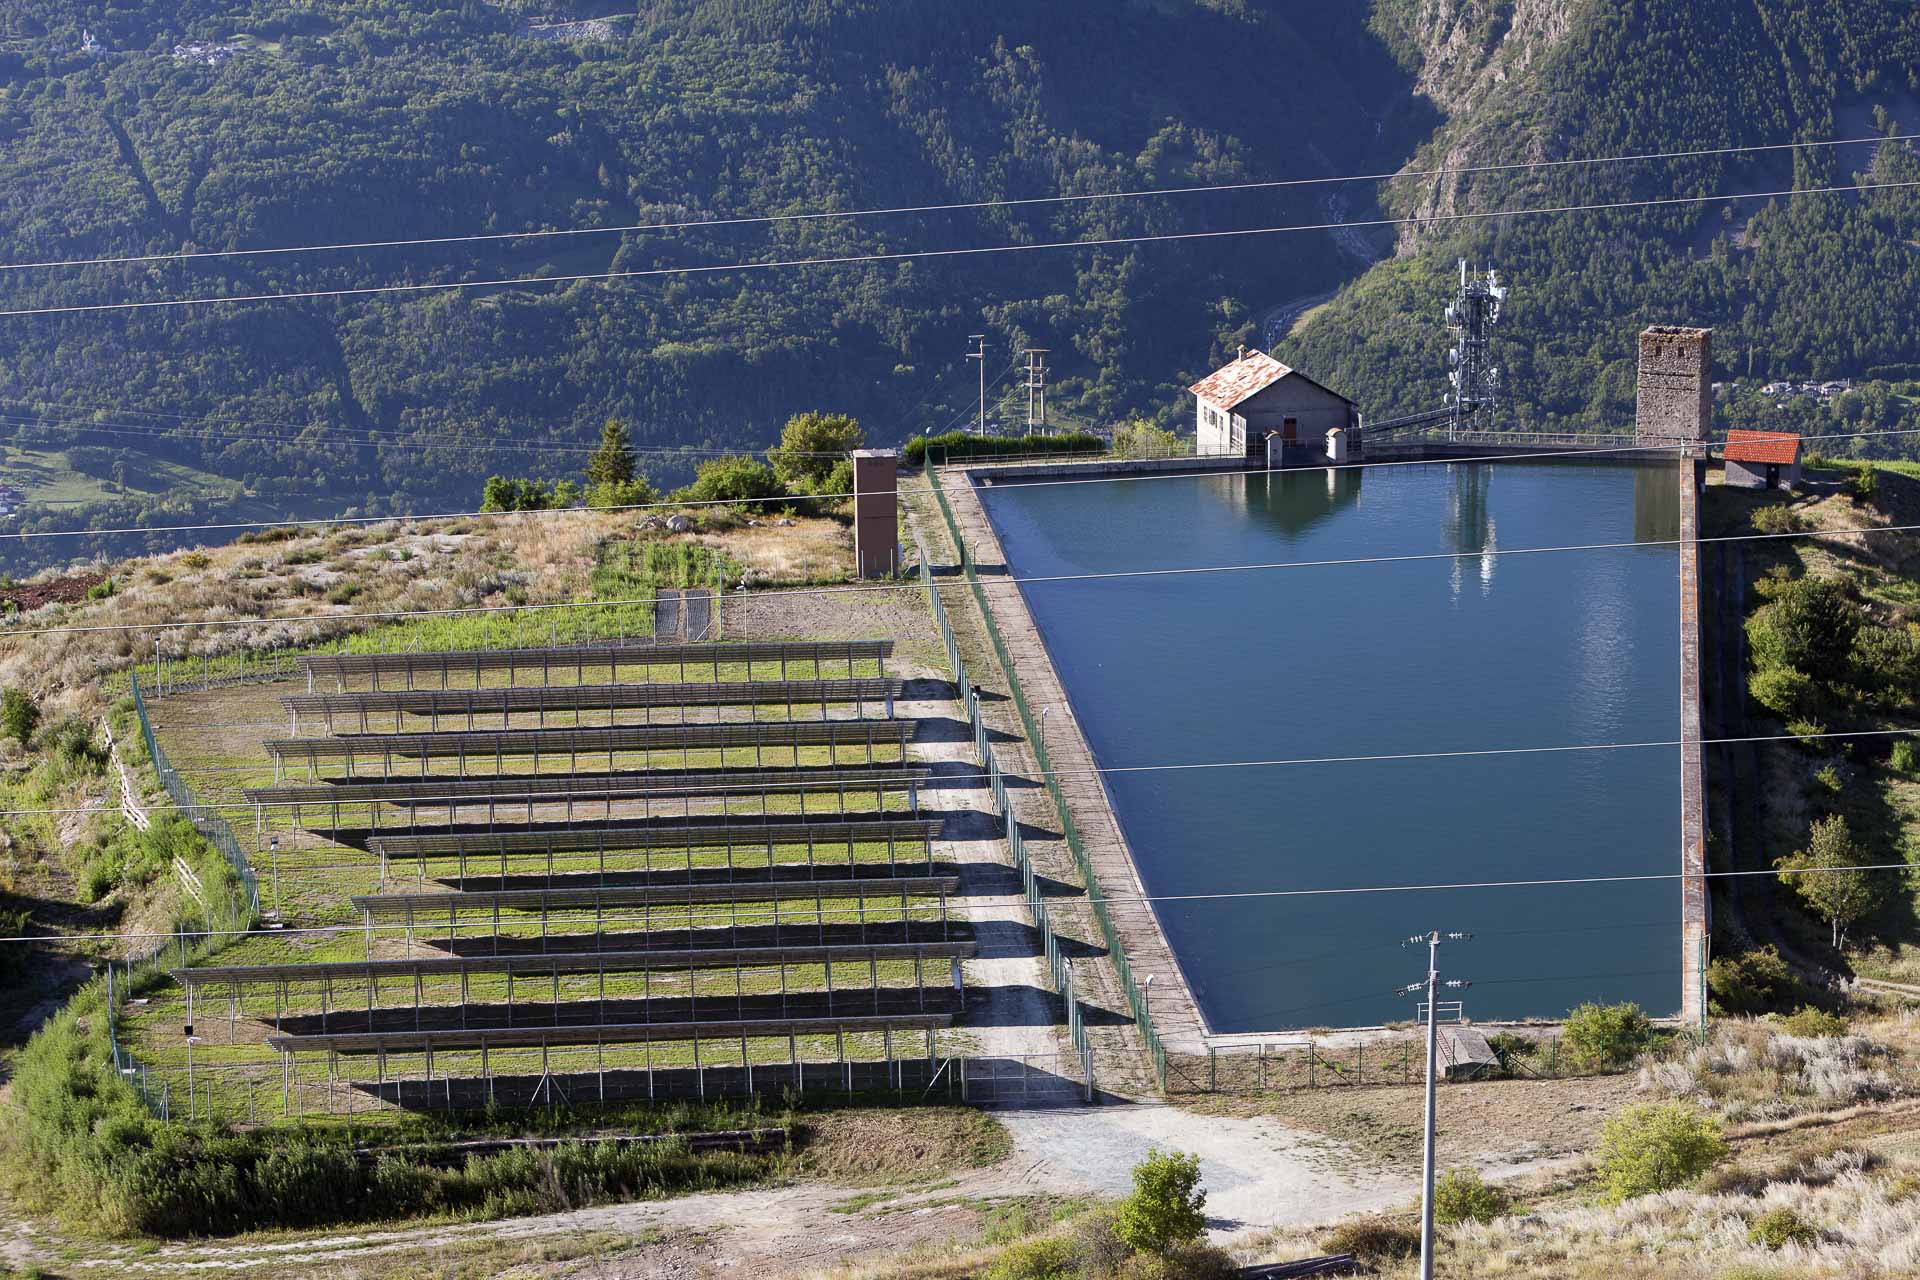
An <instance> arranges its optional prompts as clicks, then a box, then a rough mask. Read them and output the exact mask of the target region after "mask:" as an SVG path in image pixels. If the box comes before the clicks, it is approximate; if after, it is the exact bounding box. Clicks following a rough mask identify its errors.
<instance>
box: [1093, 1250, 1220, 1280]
mask: <svg viewBox="0 0 1920 1280" xmlns="http://www.w3.org/2000/svg"><path fill="white" fill-rule="evenodd" d="M1080 1274H1082V1275H1099V1274H1100V1273H1099V1272H1096V1271H1092V1270H1090V1269H1086V1268H1085V1265H1084V1263H1083V1264H1082V1271H1081V1272H1080ZM1114 1274H1115V1275H1116V1276H1117V1277H1118V1280H1235V1277H1237V1276H1238V1275H1239V1274H1240V1265H1239V1264H1238V1263H1236V1262H1235V1261H1234V1260H1233V1255H1232V1254H1230V1253H1228V1252H1227V1251H1226V1250H1225V1249H1216V1248H1214V1247H1213V1246H1212V1245H1208V1244H1177V1245H1174V1246H1173V1247H1172V1248H1170V1249H1168V1250H1167V1251H1166V1252H1165V1253H1140V1254H1135V1255H1134V1256H1133V1257H1131V1258H1128V1259H1127V1260H1126V1261H1124V1262H1122V1263H1121V1264H1120V1266H1119V1267H1118V1269H1117V1270H1116V1271H1115V1272H1114Z"/></svg>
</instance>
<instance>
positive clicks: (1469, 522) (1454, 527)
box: [1446, 465, 1499, 596]
mask: <svg viewBox="0 0 1920 1280" xmlns="http://www.w3.org/2000/svg"><path fill="white" fill-rule="evenodd" d="M1447 472H1448V473H1449V474H1450V475H1451V476H1452V477H1453V492H1452V494H1451V495H1450V500H1449V501H1448V503H1447V522H1446V532H1447V541H1448V543H1450V544H1451V545H1452V547H1453V549H1454V550H1455V551H1456V552H1459V553H1460V555H1461V556H1462V557H1466V556H1471V555H1476V554H1479V553H1481V552H1487V551H1492V550H1493V549H1494V546H1495V540H1494V528H1493V509H1492V507H1490V506H1489V505H1488V503H1487V489H1488V486H1490V485H1491V484H1492V483H1493V468H1492V467H1491V466H1487V465H1481V466H1451V467H1448V468H1447ZM1498 558H1499V557H1497V556H1492V555H1480V558H1479V561H1478V564H1477V566H1476V568H1477V569H1478V572H1479V575H1480V593H1481V594H1482V595H1485V594H1486V593H1487V592H1489V591H1491V590H1493V566H1494V562H1495V561H1496V560H1497V559H1498ZM1468 564H1469V561H1467V560H1466V559H1464V558H1462V559H1458V560H1455V561H1454V562H1453V584H1452V585H1453V594H1454V595H1455V596H1458V595H1459V594H1460V588H1461V585H1462V583H1463V581H1464V580H1465V577H1466V574H1467V567H1468Z"/></svg>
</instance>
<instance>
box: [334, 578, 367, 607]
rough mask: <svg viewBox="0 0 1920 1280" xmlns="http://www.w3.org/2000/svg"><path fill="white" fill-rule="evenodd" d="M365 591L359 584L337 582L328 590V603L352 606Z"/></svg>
mask: <svg viewBox="0 0 1920 1280" xmlns="http://www.w3.org/2000/svg"><path fill="white" fill-rule="evenodd" d="M364 589H365V588H363V587H362V586H361V585H360V584H359V583H357V582H336V583H334V584H333V586H332V587H330V588H328V590H327V603H328V604H352V603H353V602H354V600H355V599H356V598H357V597H358V596H359V595H360V593H361V591H363V590H364Z"/></svg>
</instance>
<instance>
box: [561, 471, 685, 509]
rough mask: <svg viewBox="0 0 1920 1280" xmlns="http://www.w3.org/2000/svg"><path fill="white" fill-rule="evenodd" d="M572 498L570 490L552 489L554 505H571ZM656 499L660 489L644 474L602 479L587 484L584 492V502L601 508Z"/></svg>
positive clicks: (646, 502)
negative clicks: (620, 478)
mask: <svg viewBox="0 0 1920 1280" xmlns="http://www.w3.org/2000/svg"><path fill="white" fill-rule="evenodd" d="M564 483H567V484H569V485H570V484H571V482H564ZM573 498H574V494H573V493H572V492H568V493H564V494H563V493H561V492H560V491H559V489H558V488H557V487H556V489H555V490H554V499H553V501H554V505H555V506H572V505H573ZM658 501H660V491H659V490H658V489H656V488H654V487H653V485H652V483H651V482H649V481H648V479H647V478H646V476H644V475H639V476H635V477H633V478H632V479H629V480H602V481H601V482H600V483H599V484H596V485H589V486H588V487H587V492H586V504H587V505H588V506H589V507H595V508H599V509H602V510H604V509H606V508H608V507H644V506H647V505H648V504H650V503H654V502H658Z"/></svg>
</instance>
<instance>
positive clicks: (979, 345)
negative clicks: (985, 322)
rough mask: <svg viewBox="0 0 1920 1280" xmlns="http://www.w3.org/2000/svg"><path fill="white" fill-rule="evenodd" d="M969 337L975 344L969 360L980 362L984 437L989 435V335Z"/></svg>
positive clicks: (982, 429) (968, 354) (968, 355)
mask: <svg viewBox="0 0 1920 1280" xmlns="http://www.w3.org/2000/svg"><path fill="white" fill-rule="evenodd" d="M967 337H968V338H969V339H970V340H972V341H973V343H974V344H975V346H974V349H973V350H972V351H969V352H967V359H969V360H978V361H979V362H980V426H979V434H980V435H983V436H984V435H985V434H987V335H986V334H984V333H970V334H968V335H967Z"/></svg>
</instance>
